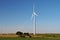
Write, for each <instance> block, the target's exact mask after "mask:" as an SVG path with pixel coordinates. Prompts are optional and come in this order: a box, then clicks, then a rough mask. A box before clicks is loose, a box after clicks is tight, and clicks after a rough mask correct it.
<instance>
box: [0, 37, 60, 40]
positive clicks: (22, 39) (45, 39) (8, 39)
mask: <svg viewBox="0 0 60 40" xmlns="http://www.w3.org/2000/svg"><path fill="white" fill-rule="evenodd" d="M0 40H60V38H58V37H56V38H0Z"/></svg>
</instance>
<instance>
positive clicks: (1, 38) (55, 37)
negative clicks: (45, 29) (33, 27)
mask: <svg viewBox="0 0 60 40" xmlns="http://www.w3.org/2000/svg"><path fill="white" fill-rule="evenodd" d="M0 40H60V34H37V35H36V36H35V37H31V38H29V37H28V38H27V37H26V38H23V37H18V36H17V35H16V34H0Z"/></svg>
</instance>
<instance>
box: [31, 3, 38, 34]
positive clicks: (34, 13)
mask: <svg viewBox="0 0 60 40" xmlns="http://www.w3.org/2000/svg"><path fill="white" fill-rule="evenodd" d="M34 8H35V5H34V4H33V13H32V16H33V17H34V35H35V34H36V16H38V15H37V14H36V12H35V10H34Z"/></svg>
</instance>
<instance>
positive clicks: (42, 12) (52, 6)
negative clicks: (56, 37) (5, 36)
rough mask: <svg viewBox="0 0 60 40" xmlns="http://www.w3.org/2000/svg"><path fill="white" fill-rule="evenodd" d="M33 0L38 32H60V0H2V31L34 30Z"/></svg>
mask: <svg viewBox="0 0 60 40" xmlns="http://www.w3.org/2000/svg"><path fill="white" fill-rule="evenodd" d="M33 2H34V3H35V11H36V13H37V14H39V15H38V16H37V20H36V21H37V23H36V24H37V27H36V29H37V33H60V0H0V33H15V32H16V31H22V32H33V18H32V20H31V17H32V10H33Z"/></svg>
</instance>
